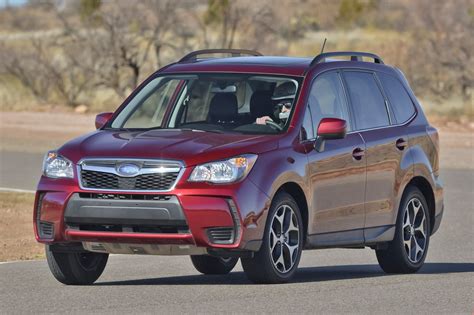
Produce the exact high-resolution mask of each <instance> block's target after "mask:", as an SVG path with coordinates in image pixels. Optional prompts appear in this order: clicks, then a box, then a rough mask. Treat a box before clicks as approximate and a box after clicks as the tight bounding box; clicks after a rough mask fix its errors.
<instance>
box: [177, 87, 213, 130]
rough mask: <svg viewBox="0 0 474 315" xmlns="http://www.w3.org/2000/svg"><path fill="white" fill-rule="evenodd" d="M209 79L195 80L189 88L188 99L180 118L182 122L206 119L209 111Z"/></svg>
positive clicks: (210, 96)
mask: <svg viewBox="0 0 474 315" xmlns="http://www.w3.org/2000/svg"><path fill="white" fill-rule="evenodd" d="M211 84H212V82H211V81H197V82H195V83H194V84H193V85H192V87H191V88H190V89H191V90H190V92H189V100H188V102H187V103H186V105H185V106H187V108H185V111H184V113H183V116H182V117H181V120H182V122H183V123H191V122H200V121H206V119H207V113H208V112H209V102H210V99H211V98H212V95H211V93H210V90H211Z"/></svg>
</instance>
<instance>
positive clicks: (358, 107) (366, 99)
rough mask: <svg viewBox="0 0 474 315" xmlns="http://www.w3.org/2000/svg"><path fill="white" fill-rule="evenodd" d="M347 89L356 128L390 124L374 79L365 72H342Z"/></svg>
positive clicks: (370, 74)
mask: <svg viewBox="0 0 474 315" xmlns="http://www.w3.org/2000/svg"><path fill="white" fill-rule="evenodd" d="M344 77H345V79H346V82H347V89H348V91H349V96H350V99H351V104H352V109H353V112H354V119H355V125H356V128H357V129H358V130H363V129H370V128H376V127H383V126H388V125H390V121H389V118H388V113H387V108H386V107H385V99H384V97H383V95H382V92H381V91H380V89H379V86H378V85H377V82H376V81H375V78H374V75H373V74H372V73H367V72H355V71H347V72H344Z"/></svg>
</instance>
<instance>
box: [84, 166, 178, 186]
mask: <svg viewBox="0 0 474 315" xmlns="http://www.w3.org/2000/svg"><path fill="white" fill-rule="evenodd" d="M124 163H125V164H127V163H129V161H124V160H94V159H93V160H86V161H83V162H81V164H80V182H81V186H82V187H83V188H85V189H102V190H118V191H141V190H147V191H167V190H171V189H172V187H173V185H174V184H175V182H176V181H177V179H178V176H179V174H180V170H181V169H182V165H181V164H180V163H179V162H173V161H154V160H144V161H139V160H130V164H133V165H135V166H137V167H138V168H139V171H138V173H136V174H134V176H122V175H123V174H122V173H120V172H118V170H117V167H119V166H120V165H121V164H124Z"/></svg>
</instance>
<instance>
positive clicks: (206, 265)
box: [191, 255, 239, 275]
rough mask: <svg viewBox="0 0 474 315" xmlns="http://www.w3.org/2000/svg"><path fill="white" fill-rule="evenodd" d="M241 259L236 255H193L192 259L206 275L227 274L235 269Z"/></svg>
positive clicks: (196, 266) (197, 267)
mask: <svg viewBox="0 0 474 315" xmlns="http://www.w3.org/2000/svg"><path fill="white" fill-rule="evenodd" d="M238 260H239V259H238V258H235V257H227V258H224V257H213V256H206V255H193V256H191V261H192V262H193V265H194V267H195V268H196V269H197V271H199V272H200V273H203V274H205V275H225V274H228V273H229V272H231V271H232V269H234V267H235V265H236V264H237V261H238Z"/></svg>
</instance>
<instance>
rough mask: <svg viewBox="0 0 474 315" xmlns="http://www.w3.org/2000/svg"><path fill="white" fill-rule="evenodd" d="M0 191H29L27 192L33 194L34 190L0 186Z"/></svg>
mask: <svg viewBox="0 0 474 315" xmlns="http://www.w3.org/2000/svg"><path fill="white" fill-rule="evenodd" d="M0 191H9V192H20V193H29V194H34V193H36V191H34V190H26V189H17V188H8V187H0Z"/></svg>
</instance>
